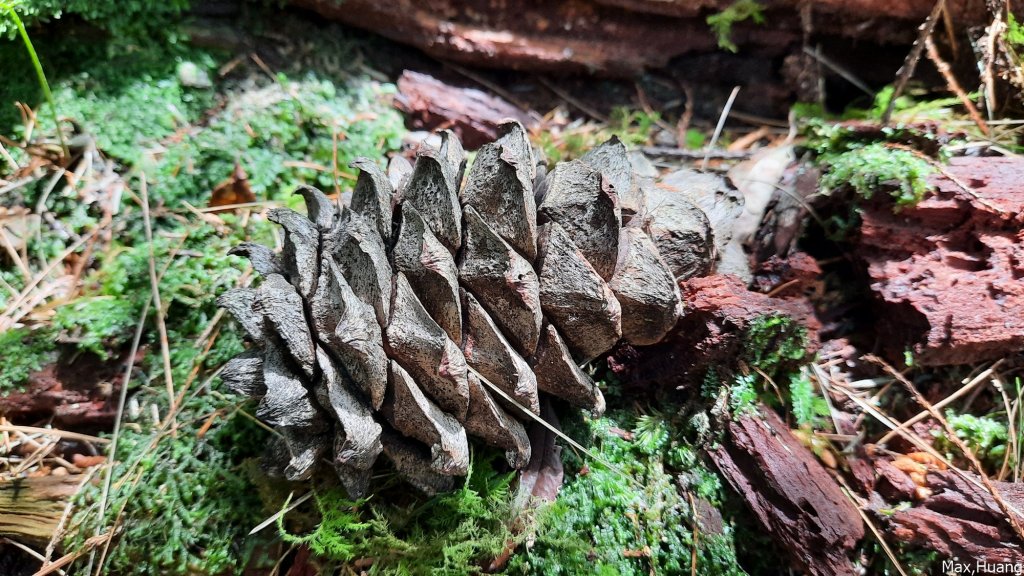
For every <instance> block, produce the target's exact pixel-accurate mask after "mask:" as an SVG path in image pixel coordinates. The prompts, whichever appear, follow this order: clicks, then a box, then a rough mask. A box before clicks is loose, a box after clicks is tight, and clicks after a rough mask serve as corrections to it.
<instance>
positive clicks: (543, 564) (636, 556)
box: [508, 415, 743, 576]
mask: <svg viewBox="0 0 1024 576" xmlns="http://www.w3.org/2000/svg"><path fill="white" fill-rule="evenodd" d="M619 425H625V426H628V425H629V422H615V421H613V420H610V419H607V418H605V419H601V420H596V421H591V420H584V421H583V423H582V426H580V427H581V428H582V429H584V430H587V431H588V432H589V433H588V434H587V435H586V436H585V437H581V436H580V435H579V434H573V435H574V436H575V437H577V439H582V440H583V441H584V442H585V443H588V444H590V449H592V450H594V451H595V452H596V453H597V454H598V455H599V456H600V457H601V458H603V459H605V460H607V461H609V462H611V463H612V464H614V465H615V466H616V467H617V468H619V469H621V470H623V471H624V472H625V473H627V474H629V475H630V476H631V477H632V478H634V479H635V480H637V481H639V483H640V486H636V485H634V484H633V483H631V482H630V480H629V479H627V478H624V477H623V476H622V475H621V474H620V473H619V472H617V471H613V470H610V469H608V468H606V467H604V466H602V465H600V464H598V463H595V462H590V463H589V464H588V465H587V466H586V467H584V463H583V461H581V460H580V459H579V457H578V455H576V454H575V453H569V454H567V455H566V456H565V460H566V482H565V485H564V486H563V487H562V490H561V492H560V493H559V496H558V499H557V500H556V501H555V502H554V503H553V504H551V505H550V506H548V507H547V508H546V509H544V510H542V511H541V512H540V514H539V516H538V519H537V528H536V532H535V534H534V535H533V538H532V539H533V545H532V546H530V547H529V548H528V549H526V550H521V551H519V552H518V553H517V555H516V556H514V557H513V559H512V562H511V564H510V566H509V569H508V573H509V574H555V575H557V574H565V575H576V574H609V575H611V574H615V575H638V576H639V575H645V574H667V575H671V574H690V570H691V566H690V562H691V554H692V553H693V548H694V541H693V533H692V528H693V526H694V521H695V520H694V510H693V509H692V507H691V504H692V501H691V499H690V498H689V497H688V496H687V493H690V494H692V495H693V496H694V497H699V498H702V499H705V500H707V501H709V502H710V503H711V504H712V505H718V504H719V503H720V497H721V490H722V487H721V485H720V483H719V481H718V478H717V476H715V475H714V474H713V473H711V472H709V471H708V470H707V469H706V468H704V466H703V464H702V463H701V461H700V459H699V458H698V456H697V454H696V452H695V450H694V449H693V448H692V447H691V446H689V445H688V444H686V443H685V441H683V440H682V439H681V437H680V436H679V434H678V432H676V431H675V429H674V428H673V427H672V426H671V425H669V424H668V423H667V422H666V421H665V419H664V418H662V417H659V416H657V415H652V416H645V417H641V418H639V419H637V420H635V422H634V429H633V434H634V438H633V440H626V439H624V438H622V437H621V435H619V434H615V433H613V432H612V428H614V427H617V426H619ZM680 489H682V490H683V491H681V490H680ZM696 548H697V570H698V573H700V574H742V573H743V571H742V569H740V568H739V566H738V565H737V563H736V559H735V548H734V545H733V541H732V528H731V526H729V525H728V524H727V525H726V526H725V528H724V530H723V532H722V533H721V534H717V535H712V536H707V535H705V534H701V536H700V537H698V539H697V544H696Z"/></svg>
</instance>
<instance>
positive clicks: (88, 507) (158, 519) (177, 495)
mask: <svg viewBox="0 0 1024 576" xmlns="http://www.w3.org/2000/svg"><path fill="white" fill-rule="evenodd" d="M145 394H146V400H147V401H151V402H156V403H157V404H158V405H161V406H162V408H161V410H162V411H165V410H166V404H165V403H163V401H162V398H161V397H160V395H159V393H157V392H152V393H145ZM220 398H224V397H223V396H221V397H220ZM233 408H234V402H232V401H230V400H218V399H217V396H215V395H201V396H196V397H193V398H190V399H188V400H187V401H186V403H185V405H184V407H183V409H182V411H181V413H180V415H179V422H181V423H183V425H182V426H181V427H179V428H178V430H177V432H176V433H175V434H174V435H173V436H171V435H168V434H166V433H162V432H160V431H159V430H157V429H155V428H153V427H152V425H151V424H150V423H148V422H147V421H148V418H149V414H148V412H149V411H148V410H146V411H143V413H142V414H141V415H140V418H139V419H137V420H135V421H129V422H128V423H127V425H126V426H125V427H124V428H123V429H122V434H121V438H120V441H119V444H118V459H117V464H116V465H115V466H114V469H113V473H114V477H115V479H117V480H116V481H115V483H114V484H113V490H112V492H111V494H110V499H109V502H108V504H107V508H106V513H105V514H104V515H103V517H102V518H100V517H99V516H98V512H99V510H98V504H99V501H100V496H101V491H102V483H89V484H87V485H86V486H85V487H84V489H83V491H82V492H80V493H79V495H78V497H77V507H76V510H77V513H76V515H75V518H74V520H73V524H72V525H73V526H74V529H73V530H71V531H70V532H69V534H70V540H69V542H68V543H67V544H68V545H69V546H70V547H71V548H72V549H73V548H74V547H76V546H79V545H81V544H82V543H83V541H84V540H85V539H86V538H88V537H90V536H92V535H93V531H94V530H95V527H96V525H97V522H100V523H101V525H102V526H110V525H112V523H113V522H114V520H115V517H118V515H119V514H120V520H119V526H120V531H119V533H118V537H117V538H118V539H117V545H115V546H112V547H111V548H110V552H109V557H108V558H107V561H106V564H105V565H104V570H103V571H102V572H103V573H112V574H140V575H143V574H179V575H194V574H236V573H240V572H241V569H242V567H243V566H244V565H245V563H246V561H247V560H248V558H249V556H250V554H251V552H252V550H251V548H252V542H253V540H252V539H248V540H246V539H245V534H246V533H247V532H248V531H249V529H251V528H252V527H253V526H255V525H256V524H257V523H259V522H260V520H262V519H263V518H264V517H266V515H267V512H266V511H265V510H264V509H263V506H262V504H261V502H260V500H259V496H258V495H257V493H256V491H254V490H253V489H252V486H251V484H250V481H249V479H248V476H247V474H246V471H245V468H244V466H243V462H244V459H245V458H246V457H252V456H255V455H256V454H258V453H259V452H260V451H261V449H262V444H263V442H264V441H265V438H266V433H265V432H264V431H263V429H262V428H259V427H257V426H256V425H255V424H253V423H252V421H251V420H249V419H247V418H244V417H242V416H241V415H237V414H236V413H233V412H232V411H231V410H232V409H233ZM217 410H221V411H222V415H220V416H219V417H216V418H215V419H214V421H213V426H212V428H211V429H210V430H209V431H207V432H206V433H205V434H204V435H203V436H202V437H200V436H199V434H198V431H199V429H200V426H201V425H202V424H203V423H204V422H205V421H206V419H207V418H209V417H210V415H211V414H213V413H214V412H216V411H217ZM133 479H138V480H137V482H136V481H133ZM76 566H77V568H78V569H79V570H81V569H82V568H83V567H84V566H85V559H82V560H80V561H79V562H78V564H77V565H76Z"/></svg>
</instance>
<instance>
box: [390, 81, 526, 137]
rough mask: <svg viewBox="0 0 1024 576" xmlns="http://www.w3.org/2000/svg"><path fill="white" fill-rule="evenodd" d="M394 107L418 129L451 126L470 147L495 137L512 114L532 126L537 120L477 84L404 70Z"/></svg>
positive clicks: (498, 135)
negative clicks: (466, 84)
mask: <svg viewBox="0 0 1024 576" xmlns="http://www.w3.org/2000/svg"><path fill="white" fill-rule="evenodd" d="M395 107H396V108H398V109H399V110H400V111H402V112H403V113H404V114H405V115H406V116H407V117H409V118H410V120H411V123H412V127H413V128H416V129H418V130H430V131H433V130H437V129H439V128H451V130H452V131H453V132H455V133H456V134H458V136H459V139H460V140H462V143H463V144H465V146H466V147H467V148H469V149H470V150H475V149H477V148H480V147H481V146H483V145H484V144H486V143H488V142H492V141H494V140H496V139H497V138H498V137H500V136H501V134H502V127H501V126H502V124H503V123H504V122H505V121H506V120H507V119H509V118H514V119H515V120H516V121H517V122H521V123H523V124H524V125H527V126H530V125H532V124H536V121H535V120H534V119H533V118H531V117H530V116H529V115H527V114H525V113H523V111H521V110H520V109H519V108H516V107H515V106H513V105H512V104H509V103H508V102H506V101H505V100H503V99H501V98H498V97H497V96H493V95H491V94H489V93H487V92H485V91H481V90H479V89H477V88H472V87H462V86H458V85H454V84H451V83H448V82H443V81H441V80H439V79H437V78H434V77H432V76H428V75H427V74H421V73H419V72H413V71H411V70H405V71H404V72H402V75H401V76H399V78H398V96H397V97H396V98H395Z"/></svg>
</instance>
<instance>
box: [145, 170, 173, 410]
mask: <svg viewBox="0 0 1024 576" xmlns="http://www.w3.org/2000/svg"><path fill="white" fill-rule="evenodd" d="M139 181H140V188H141V192H142V220H143V222H144V224H145V227H146V243H148V244H149V283H150V290H151V292H152V297H153V307H154V308H155V309H156V329H157V332H158V333H159V334H160V355H161V356H162V357H163V364H164V385H165V386H166V387H167V401H168V402H170V403H171V404H170V406H171V408H172V409H173V408H174V375H173V374H172V373H171V346H170V343H169V342H168V340H167V324H166V323H164V308H163V305H162V304H161V302H160V282H159V280H157V277H156V252H155V250H154V248H153V224H152V222H151V221H150V218H149V189H148V186H147V184H146V175H145V174H141V177H140V179H139Z"/></svg>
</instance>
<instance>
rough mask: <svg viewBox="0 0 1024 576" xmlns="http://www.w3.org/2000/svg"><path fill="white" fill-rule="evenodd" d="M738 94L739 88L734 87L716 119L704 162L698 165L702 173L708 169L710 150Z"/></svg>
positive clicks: (715, 142) (719, 134) (716, 141)
mask: <svg viewBox="0 0 1024 576" xmlns="http://www.w3.org/2000/svg"><path fill="white" fill-rule="evenodd" d="M739 93H740V87H739V86H736V87H734V88H733V89H732V93H731V94H729V99H728V100H726V101H725V107H724V108H722V115H721V116H719V117H718V125H716V126H715V133H714V134H713V135H712V136H711V142H709V143H708V145H707V148H705V150H706V152H705V154H704V160H703V161H701V163H700V169H701V171H702V172H703V171H704V170H707V168H708V160H709V159H710V158H711V150H713V149H714V147H715V144H717V143H718V137H719V136H721V135H722V129H723V128H725V120H726V119H727V118H728V117H729V111H730V110H732V105H733V102H735V101H736V95H737V94H739Z"/></svg>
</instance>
